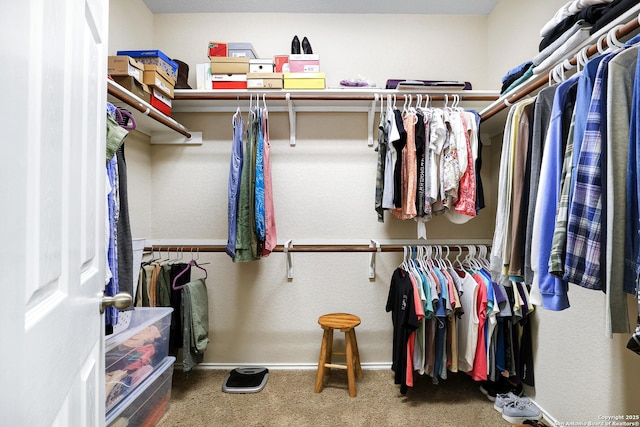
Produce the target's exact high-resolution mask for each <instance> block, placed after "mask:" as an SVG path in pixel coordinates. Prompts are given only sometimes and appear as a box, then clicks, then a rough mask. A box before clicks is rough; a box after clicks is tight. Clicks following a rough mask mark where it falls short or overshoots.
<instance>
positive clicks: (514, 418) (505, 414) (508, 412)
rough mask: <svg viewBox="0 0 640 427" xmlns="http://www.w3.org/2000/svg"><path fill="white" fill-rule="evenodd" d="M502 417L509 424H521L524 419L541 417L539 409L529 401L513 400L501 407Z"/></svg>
mask: <svg viewBox="0 0 640 427" xmlns="http://www.w3.org/2000/svg"><path fill="white" fill-rule="evenodd" d="M502 418H504V419H505V420H507V421H509V422H510V423H511V424H522V423H523V422H524V421H525V420H539V419H540V418H542V413H541V412H540V409H538V407H537V406H536V405H535V404H534V403H533V402H531V401H529V403H523V402H520V401H518V400H514V401H512V402H510V403H509V404H507V405H504V407H503V408H502Z"/></svg>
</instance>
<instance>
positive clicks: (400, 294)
mask: <svg viewBox="0 0 640 427" xmlns="http://www.w3.org/2000/svg"><path fill="white" fill-rule="evenodd" d="M385 309H386V311H387V313H389V312H391V321H392V323H393V350H392V363H391V369H392V370H393V372H395V376H394V383H395V384H400V385H401V391H404V393H406V387H407V384H406V374H407V370H406V368H407V342H408V340H409V336H410V335H411V333H412V332H413V331H415V330H416V329H417V328H418V316H417V314H416V310H415V302H414V289H413V284H412V283H411V279H410V277H409V274H408V273H407V272H406V271H405V270H403V269H401V268H397V269H396V270H395V271H394V272H393V275H392V277H391V284H390V286H389V295H388V296H387V304H386V308H385Z"/></svg>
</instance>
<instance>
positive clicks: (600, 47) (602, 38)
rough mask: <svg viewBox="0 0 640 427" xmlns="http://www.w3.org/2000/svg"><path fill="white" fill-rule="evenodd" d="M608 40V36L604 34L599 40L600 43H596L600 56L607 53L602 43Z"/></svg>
mask: <svg viewBox="0 0 640 427" xmlns="http://www.w3.org/2000/svg"><path fill="white" fill-rule="evenodd" d="M606 38H607V35H606V34H603V35H601V36H600V38H598V42H597V43H596V47H597V48H598V53H599V54H600V55H603V54H604V53H605V52H606V49H605V48H604V46H603V45H602V42H603V41H604V40H605V39H606Z"/></svg>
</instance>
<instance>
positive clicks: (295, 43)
mask: <svg viewBox="0 0 640 427" xmlns="http://www.w3.org/2000/svg"><path fill="white" fill-rule="evenodd" d="M291 53H292V54H294V55H295V54H298V53H300V39H299V38H298V36H293V40H291Z"/></svg>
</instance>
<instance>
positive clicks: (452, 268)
mask: <svg viewBox="0 0 640 427" xmlns="http://www.w3.org/2000/svg"><path fill="white" fill-rule="evenodd" d="M457 248H458V251H459V252H458V255H457V256H456V258H455V260H454V261H453V262H452V261H451V260H450V259H449V254H450V250H449V248H448V246H444V247H443V246H418V247H407V248H405V254H404V259H403V261H402V264H401V265H400V266H399V267H398V268H396V270H395V271H394V272H393V275H392V278H391V284H390V287H389V295H388V298H387V304H386V311H387V312H390V313H391V318H392V323H393V350H392V367H391V369H392V370H393V371H394V383H395V384H398V385H400V391H401V393H402V394H406V393H407V391H408V390H409V388H410V387H412V386H413V384H414V374H417V375H427V376H429V377H431V379H432V382H433V383H434V384H438V383H439V381H440V380H446V379H447V375H448V372H452V373H457V372H464V373H467V374H468V375H469V376H470V377H471V378H472V379H473V380H475V381H478V382H482V383H483V384H486V382H490V383H497V382H499V380H500V379H501V377H506V378H509V380H510V382H511V383H512V384H514V385H519V384H521V383H525V384H529V385H534V377H533V363H532V360H533V359H532V349H531V333H530V322H529V315H530V314H531V313H532V311H533V306H532V305H531V303H530V301H529V293H528V290H527V288H526V287H525V286H524V285H523V284H522V283H521V282H513V281H508V280H506V281H501V282H494V281H493V280H491V276H490V273H489V260H488V256H487V255H488V254H487V252H488V249H487V248H486V246H479V247H476V246H473V245H470V246H467V250H468V253H467V255H466V256H465V257H464V259H462V260H461V259H460V257H461V254H462V248H461V247H460V246H457ZM445 250H446V254H445V253H444V251H445Z"/></svg>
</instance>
